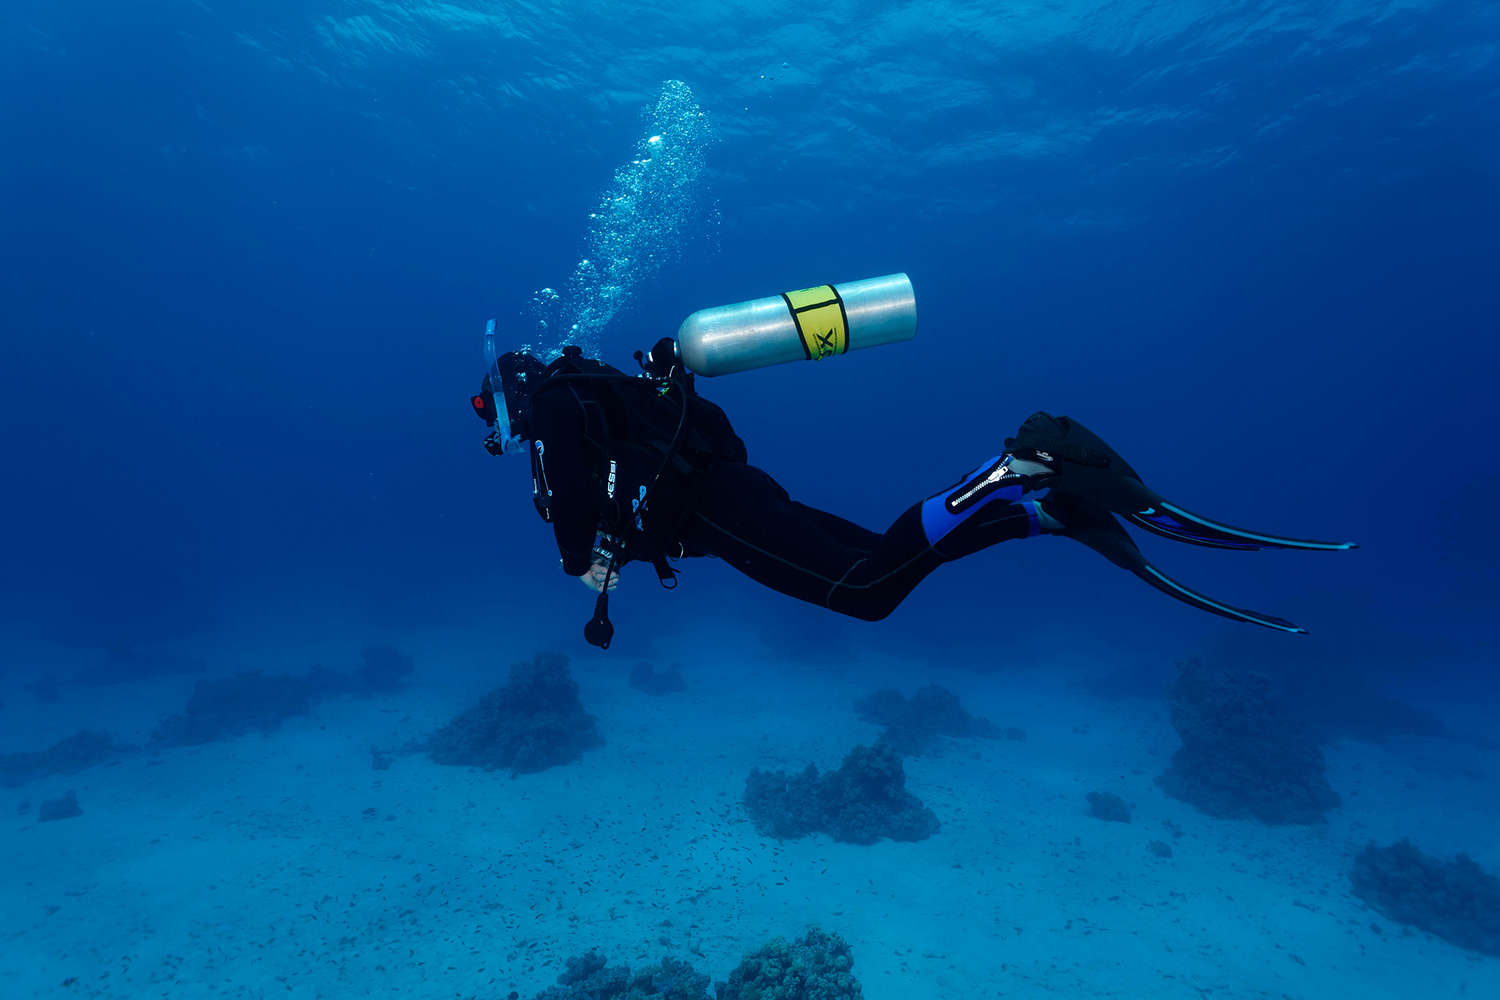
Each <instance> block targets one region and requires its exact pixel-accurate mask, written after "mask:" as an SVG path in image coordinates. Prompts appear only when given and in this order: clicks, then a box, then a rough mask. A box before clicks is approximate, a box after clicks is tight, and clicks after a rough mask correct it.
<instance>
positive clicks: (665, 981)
mask: <svg viewBox="0 0 1500 1000" xmlns="http://www.w3.org/2000/svg"><path fill="white" fill-rule="evenodd" d="M708 984H709V979H708V977H707V976H705V975H703V974H702V973H700V972H697V971H695V970H694V969H693V967H692V966H691V965H689V964H688V963H687V962H682V961H678V960H676V959H673V958H663V959H662V960H661V962H660V964H658V965H648V966H646V967H645V968H643V969H639V970H637V971H636V972H635V973H634V974H632V973H631V971H630V969H629V968H628V967H626V966H623V965H614V966H612V965H608V964H606V962H605V959H604V956H603V955H601V954H600V953H599V952H598V951H597V950H594V951H590V952H588V953H587V954H584V955H578V956H575V957H573V958H570V959H568V971H567V972H564V973H563V974H562V975H560V976H558V977H557V985H556V986H552V987H549V988H547V989H545V990H543V991H542V992H540V993H538V994H537V995H536V998H535V1000H705V998H706V997H707V996H708Z"/></svg>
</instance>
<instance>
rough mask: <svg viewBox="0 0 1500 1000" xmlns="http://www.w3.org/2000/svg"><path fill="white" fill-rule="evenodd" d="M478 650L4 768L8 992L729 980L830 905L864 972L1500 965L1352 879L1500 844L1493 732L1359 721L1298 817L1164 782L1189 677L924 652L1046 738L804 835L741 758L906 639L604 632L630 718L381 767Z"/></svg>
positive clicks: (1492, 852)
mask: <svg viewBox="0 0 1500 1000" xmlns="http://www.w3.org/2000/svg"><path fill="white" fill-rule="evenodd" d="M454 662H458V663H462V664H463V667H462V669H460V670H458V671H447V672H445V671H443V670H442V669H441V668H440V666H439V664H441V663H454ZM478 662H479V660H478V659H477V654H476V653H475V652H474V651H473V650H472V649H469V650H454V651H451V652H450V653H448V654H445V655H433V654H432V653H431V651H430V650H429V652H428V653H426V654H425V655H423V656H422V657H421V663H422V668H421V670H420V671H419V675H418V677H417V678H416V679H415V683H414V685H413V689H412V691H411V692H409V693H405V694H402V695H400V696H395V697H388V698H382V699H376V700H368V701H335V702H330V703H326V704H323V705H322V706H320V707H319V708H318V710H317V711H316V713H315V715H313V716H311V717H308V718H303V719H298V720H294V721H293V722H291V723H289V724H288V725H286V726H285V727H283V728H282V729H281V730H279V731H278V732H276V733H273V734H271V735H268V736H258V735H257V736H248V737H244V738H239V739H235V740H231V741H226V742H222V743H217V744H212V745H207V746H202V747H196V748H187V749H175V750H169V751H163V752H161V753H157V754H142V755H137V756H132V757H128V758H126V759H124V760H123V761H121V762H119V763H116V764H114V765H111V766H106V767H100V768H95V769H92V770H89V771H86V772H83V773H81V774H77V775H73V776H67V777H63V776H56V777H53V778H49V779H46V780H44V781H40V782H36V783H33V784H31V785H28V786H25V787H22V788H17V789H7V790H5V792H4V795H3V798H0V802H6V803H9V804H8V805H7V806H5V808H7V809H8V810H9V813H8V814H9V816H10V817H11V818H10V820H9V822H8V823H6V824H0V851H3V855H4V857H5V858H6V871H5V879H4V881H3V887H0V982H3V983H4V984H5V986H4V990H3V992H4V995H5V996H7V997H15V998H22V997H112V998H113V997H119V998H135V997H140V998H148V997H170V998H174V1000H191V998H198V997H226V998H257V1000H258V998H262V997H286V996H289V997H298V998H300V997H307V998H316V997H327V998H342V997H361V998H370V1000H375V998H398V997H399V998H402V1000H425V998H433V1000H437V998H470V997H472V998H478V1000H503V998H505V997H507V996H508V995H509V994H510V993H511V991H518V992H519V994H520V995H521V996H522V997H530V996H531V995H532V994H533V993H534V992H536V991H538V990H540V989H542V988H544V987H546V986H548V985H551V984H552V983H553V982H554V981H555V978H556V976H557V974H558V973H559V972H560V971H562V968H563V962H564V959H565V958H566V957H567V956H570V955H574V954H578V953H581V952H583V951H586V950H587V949H589V948H591V947H598V948H600V949H601V950H602V951H604V952H605V953H606V954H607V956H608V958H609V959H610V961H611V963H627V964H630V965H632V966H634V965H637V964H641V963H646V962H654V961H657V960H659V959H660V958H661V957H662V956H664V955H672V956H675V957H678V958H683V959H686V960H688V961H690V962H692V964H693V965H694V966H695V967H697V968H698V969H699V970H700V971H703V972H707V973H709V974H710V975H712V976H713V977H714V978H715V979H722V978H725V977H726V975H727V973H728V972H729V970H730V969H731V968H732V967H733V966H734V965H735V964H736V963H737V962H738V961H739V959H740V957H741V956H742V955H743V954H744V953H745V952H748V951H751V950H754V949H755V948H757V947H759V946H760V945H762V944H763V943H765V942H766V941H767V940H768V939H770V938H772V937H774V936H777V935H782V936H786V937H793V936H796V935H799V934H801V933H802V932H803V931H804V930H805V929H806V928H807V926H808V925H810V924H816V925H819V926H821V927H823V928H825V929H827V930H833V931H837V932H838V933H840V934H842V935H843V936H844V937H845V938H847V939H848V940H849V942H850V944H851V945H852V947H853V952H854V959H855V972H856V974H857V976H858V977H859V979H860V981H861V983H862V984H863V987H864V993H865V996H866V997H867V998H869V1000H959V998H964V1000H968V998H990V997H1042V996H1058V997H1161V998H1178V997H1181V998H1191V1000H1201V998H1205V997H1212V998H1242V997H1243V998H1251V997H1256V998H1258V997H1269V998H1283V997H1286V998H1296V1000H1303V998H1307V1000H1312V998H1334V997H1360V998H1386V997H1391V998H1408V997H1409V998H1417V997H1421V998H1440V997H1466V998H1486V997H1495V996H1500V959H1495V958H1488V957H1484V956H1480V955H1475V954H1472V953H1468V952H1465V951H1462V950H1460V949H1458V948H1455V947H1453V946H1450V945H1448V944H1446V943H1444V942H1442V941H1439V940H1436V939H1434V938H1431V937H1430V936H1428V935H1426V934H1423V933H1419V932H1410V931H1406V930H1404V929H1403V928H1401V927H1400V926H1398V925H1395V924H1392V923H1391V922H1390V921H1387V920H1386V919H1384V918H1383V917H1381V916H1380V915H1379V914H1376V913H1374V912H1372V911H1371V910H1370V909H1369V908H1368V907H1366V906H1365V905H1364V904H1363V903H1362V902H1360V901H1359V900H1358V899H1356V898H1354V897H1353V896H1352V895H1350V893H1349V891H1348V871H1349V868H1350V865H1351V862H1352V859H1353V857H1354V854H1355V853H1356V852H1357V851H1358V850H1359V848H1360V847H1362V846H1363V845H1364V843H1365V842H1366V841H1368V840H1375V841H1377V842H1379V843H1382V844H1385V843H1388V842H1390V841H1391V840H1394V839H1395V838H1397V837H1400V836H1406V835H1409V836H1411V837H1413V839H1414V840H1416V842H1417V843H1418V845H1419V846H1421V847H1423V848H1424V849H1426V850H1429V851H1431V852H1433V853H1438V854H1442V855H1445V856H1448V855H1451V854H1452V853H1454V852H1456V851H1460V850H1462V851H1467V852H1469V853H1471V854H1473V855H1474V856H1475V857H1476V859H1477V860H1479V861H1480V863H1481V864H1483V865H1485V866H1486V867H1487V868H1489V869H1491V870H1500V842H1497V838H1496V836H1495V834H1494V831H1495V830H1496V829H1500V801H1497V799H1500V797H1497V796H1496V794H1495V786H1496V776H1497V774H1500V761H1497V759H1496V757H1495V754H1494V751H1480V750H1478V749H1476V748H1475V746H1473V745H1469V744H1463V743H1456V742H1410V743H1403V744H1396V745H1388V746H1372V745H1368V744H1362V743H1343V744H1338V745H1336V746H1335V747H1333V748H1332V749H1331V751H1330V753H1329V770H1330V779H1331V781H1332V783H1333V785H1334V787H1335V788H1336V789H1337V790H1338V791H1339V792H1340V793H1341V794H1342V795H1343V797H1344V806H1343V808H1342V809H1340V810H1339V811H1338V812H1337V813H1336V814H1335V815H1334V816H1333V817H1332V819H1331V820H1330V822H1329V823H1327V824H1326V825H1322V826H1315V827H1283V828H1274V829H1273V828H1267V827H1263V826H1260V825H1257V824H1252V823H1241V822H1229V821H1221V820H1214V819H1210V818H1208V817H1205V816H1202V815H1200V814H1199V813H1197V812H1196V811H1195V810H1193V809H1192V808H1191V807H1189V806H1187V805H1185V804H1183V803H1181V802H1177V801H1174V800H1172V799H1169V798H1167V797H1165V796H1164V795H1163V794H1162V793H1161V792H1160V790H1159V789H1157V788H1156V786H1155V785H1154V783H1153V778H1154V777H1155V775H1156V774H1158V773H1159V772H1160V771H1161V770H1162V768H1163V767H1164V766H1165V763H1166V761H1167V758H1168V757H1169V756H1170V754H1171V752H1172V750H1173V749H1174V748H1175V746H1176V737H1175V734H1174V733H1173V732H1172V730H1171V728H1170V726H1169V724H1168V721H1167V713H1166V707H1165V705H1164V704H1163V703H1160V702H1150V701H1119V702H1102V701H1098V700H1095V699H1092V698H1090V697H1087V696H1085V695H1083V694H1081V693H1080V692H1078V691H1076V690H1072V689H1069V688H1068V687H1067V686H1065V685H1062V684H1059V683H1056V682H1054V681H1052V680H1051V679H1049V678H1048V677H1047V676H1046V675H1045V674H1044V673H1043V672H1041V671H1029V672H1026V671H1022V672H1012V673H1007V674H998V675H977V674H972V673H961V672H955V673H944V672H942V671H940V670H932V669H925V668H924V669H923V670H922V671H920V675H921V676H923V678H924V680H925V681H928V682H937V683H942V684H945V685H947V686H949V687H950V688H952V689H953V690H955V691H956V692H958V693H959V694H960V695H961V697H962V698H963V701H964V703H965V706H966V707H968V708H969V709H970V710H971V711H973V712H975V713H976V714H979V715H983V716H986V717H988V718H990V719H992V720H993V721H995V722H996V723H998V724H1000V725H1001V726H1018V727H1021V728H1023V729H1024V730H1025V731H1026V733H1027V737H1028V738H1027V739H1026V740H1024V741H1015V740H997V741H990V740H962V741H955V742H953V743H952V744H950V745H949V747H948V748H947V750H946V751H945V752H944V753H943V754H942V755H940V756H935V757H926V758H919V759H913V760H908V761H907V764H906V771H907V782H908V787H909V788H910V789H911V791H913V792H914V793H915V794H916V795H917V796H918V797H919V798H921V799H922V800H923V801H924V802H925V803H926V804H927V805H928V806H930V807H931V808H932V809H933V810H934V811H935V812H936V813H937V815H938V817H939V819H940V820H941V822H942V829H941V831H940V832H939V833H938V834H937V835H936V836H934V837H932V838H931V839H929V840H926V841H923V842H921V843H914V844H897V843H890V842H882V843H879V844H876V845H873V846H857V845H850V844H838V843H834V842H832V841H831V840H830V839H828V838H827V837H825V836H814V837H809V838H806V839H804V840H799V841H789V842H784V843H781V842H776V841H773V840H768V839H766V838H764V837H761V836H759V835H758V834H757V833H756V832H755V830H754V828H753V827H752V826H751V824H750V822H749V820H748V818H747V816H746V814H745V811H744V808H743V806H742V805H741V803H740V796H741V793H742V791H743V787H744V780H745V776H746V774H747V773H748V772H749V771H750V769H751V768H754V767H762V768H775V769H785V770H793V769H800V768H801V767H803V766H805V764H807V763H808V762H815V763H817V764H818V765H819V766H820V767H834V766H836V765H837V764H838V763H839V760H840V759H841V758H842V756H843V754H844V753H845V752H847V750H848V749H849V748H850V747H851V746H853V745H854V744H855V743H860V742H869V741H871V740H872V739H873V738H874V737H875V735H876V729H875V728H874V727H873V726H870V725H868V724H866V723H863V722H861V721H859V720H858V719H857V718H856V717H855V715H854V713H853V712H852V710H851V708H850V706H851V703H852V702H853V700H854V699H855V698H857V697H859V696H861V695H864V694H867V693H868V692H870V691H871V690H873V689H875V688H877V687H880V686H887V685H891V684H893V683H894V684H895V685H897V686H902V687H904V688H905V689H906V690H907V692H908V693H910V691H911V690H912V689H913V688H914V687H915V686H916V685H915V684H914V683H913V681H912V677H913V676H914V668H913V666H912V665H911V664H903V663H901V662H897V661H894V660H893V661H890V662H865V663H858V664H849V665H847V666H846V667H845V669H843V670H842V671H841V672H838V673H830V672H827V671H826V670H813V671H797V670H795V669H793V668H792V667H790V666H788V665H784V664H778V663H775V662H772V661H770V660H768V659H765V658H757V657H755V656H750V655H746V656H741V657H734V656H730V655H727V654H726V655H723V656H722V657H721V658H720V662H709V661H705V660H703V659H701V658H699V659H698V660H696V661H694V662H692V663H691V664H689V665H686V666H685V667H684V672H685V673H686V674H687V676H688V678H689V684H690V689H689V690H688V691H687V692H685V693H682V694H676V695H669V696H664V697H657V698H653V697H649V696H646V695H644V694H641V693H639V692H636V691H634V690H632V689H630V688H629V686H628V685H627V683H626V674H627V673H628V669H629V667H630V665H631V662H632V661H630V660H626V659H614V660H611V659H609V658H607V657H589V658H587V659H586V660H585V662H582V663H579V664H575V675H576V676H577V678H578V681H579V684H580V686H581V688H582V692H583V700H584V703H585V705H586V706H587V707H588V709H589V710H590V711H591V712H593V713H595V714H596V715H597V716H598V717H599V720H600V725H601V728H602V730H603V732H604V734H605V738H606V741H607V742H606V745H605V746H604V747H602V748H600V749H598V750H594V751H591V752H589V753H587V754H585V755H584V757H583V759H582V760H581V761H580V762H578V763H576V764H573V765H570V766H567V767H563V768H557V769H553V770H549V771H546V772H543V773H541V774H536V775H528V776H524V777H520V778H514V779H513V778H511V777H510V776H509V775H508V774H505V773H496V772H482V771H475V770H469V769H464V768H452V767H439V766H436V765H434V764H432V763H431V762H430V761H428V760H427V759H426V758H425V757H423V756H421V755H416V754H406V755H401V754H398V755H397V756H396V757H395V759H394V761H393V763H392V765H391V767H390V768H389V769H387V770H375V769H373V768H372V766H371V754H370V750H371V748H372V747H383V748H394V747H398V746H400V745H402V744H403V743H405V742H406V741H408V740H411V739H414V738H420V737H422V736H424V735H425V734H427V733H429V732H431V731H432V729H434V728H435V727H436V726H437V725H439V724H441V723H442V722H444V721H446V720H447V719H448V718H450V717H451V716H452V715H453V714H454V713H456V712H457V711H459V710H461V709H462V708H464V707H467V706H468V705H469V704H471V703H472V702H473V700H474V699H475V698H477V697H478V695H479V694H481V693H482V692H483V691H485V690H487V689H488V688H490V687H493V686H494V685H496V684H498V683H500V682H501V681H502V680H503V679H504V670H503V668H502V669H499V670H494V671H492V672H490V673H489V674H488V675H487V676H486V675H485V674H484V673H481V672H480V671H479V670H478V669H477V667H474V666H471V665H470V664H476V663H478ZM267 669H274V668H271V667H268V668H267ZM190 685H191V680H190V679H178V680H174V681H170V682H162V683H157V684H156V685H155V688H153V690H154V691H156V692H157V693H159V694H161V697H162V700H161V702H160V704H154V703H153V704H152V705H151V708H150V710H148V709H147V708H145V707H142V706H141V704H138V703H135V702H128V703H127V702H125V700H124V698H125V697H126V696H127V694H128V692H127V691H126V690H125V689H123V688H120V687H115V688H97V689H70V690H69V694H70V696H71V695H73V694H75V693H76V694H77V699H93V701H92V703H87V704H82V705H81V706H80V705H79V704H77V699H75V704H74V708H73V710H72V711H73V715H74V716H75V717H72V718H64V717H63V716H59V717H58V718H56V719H55V720H53V721H54V723H55V724H54V725H51V729H55V730H56V731H50V730H49V726H48V725H41V724H39V723H38V722H37V718H38V714H39V713H38V706H36V705H34V704H28V703H27V700H26V698H25V696H16V697H13V698H9V699H7V704H6V706H5V708H4V709H3V716H4V717H5V719H6V722H7V728H6V731H7V732H9V733H10V734H11V737H10V741H11V743H12V745H6V746H0V750H18V749H35V748H37V747H38V746H42V745H45V744H46V743H47V742H50V741H51V740H54V739H57V738H60V737H62V736H65V735H67V734H68V733H69V732H71V731H73V730H74V729H76V728H78V725H79V718H78V717H80V716H83V715H87V716H89V718H91V719H92V720H93V727H94V728H103V729H105V730H107V731H110V732H112V733H113V734H114V735H116V737H117V738H122V739H127V740H136V741H139V740H141V739H143V738H144V736H145V734H146V733H147V732H149V723H148V721H147V720H148V719H150V718H151V717H153V713H154V714H155V715H159V714H161V713H162V712H164V711H170V710H174V709H175V708H176V707H178V706H180V705H181V703H182V698H183V697H184V696H185V693H186V691H187V690H188V688H189V687H190ZM169 696H170V697H169ZM174 698H175V700H173V699H174ZM132 706H133V707H132ZM64 714H66V713H64ZM100 719H112V720H114V724H110V723H103V724H101V723H100V722H99V720H100ZM67 789H73V790H76V792H77V794H78V799H79V802H80V803H81V805H82V807H83V815H82V816H80V817H77V818H74V819H70V820H66V821H61V822H54V823H46V824H39V823H37V822H36V820H35V804H36V803H37V802H38V801H40V800H41V799H43V798H47V797H50V796H53V795H56V794H59V793H60V792H62V791H64V790H67ZM1096 789H1097V790H1105V791H1113V792H1116V793H1118V794H1120V795H1122V796H1123V797H1124V798H1125V799H1126V800H1127V801H1129V802H1131V803H1132V804H1133V805H1134V810H1135V811H1134V820H1133V822H1132V823H1130V824H1128V825H1127V824H1120V823H1106V822H1102V821H1099V820H1096V819H1094V818H1092V817H1090V816H1089V815H1088V812H1087V807H1086V802H1085V796H1086V794H1087V793H1088V792H1089V791H1093V790H1096ZM23 802H25V803H28V804H29V805H30V808H29V809H28V810H27V811H26V812H24V813H23V812H22V811H21V808H20V807H21V804H22V803H23ZM1153 840H1160V841H1163V842H1165V843H1167V844H1169V845H1170V846H1171V847H1172V851H1173V853H1172V856H1171V857H1170V858H1160V857H1157V856H1155V855H1154V854H1152V853H1151V852H1150V851H1149V850H1148V844H1149V843H1150V842H1151V841H1153Z"/></svg>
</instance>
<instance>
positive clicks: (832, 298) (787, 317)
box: [677, 274, 917, 375]
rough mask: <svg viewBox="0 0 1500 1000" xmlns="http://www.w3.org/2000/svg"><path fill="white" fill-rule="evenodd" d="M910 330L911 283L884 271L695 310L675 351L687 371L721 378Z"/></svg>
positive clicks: (904, 336) (891, 338) (817, 357)
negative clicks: (868, 275) (732, 303)
mask: <svg viewBox="0 0 1500 1000" xmlns="http://www.w3.org/2000/svg"><path fill="white" fill-rule="evenodd" d="M916 335H917V299H916V295H915V293H914V292H913V291H912V287H911V280H910V279H909V278H907V276H906V275H905V274H887V275H885V276H884V277H880V278H866V279H864V280H863V281H846V282H842V283H840V284H837V285H817V286H815V287H812V288H803V289H799V290H798V291H795V292H786V293H784V294H782V295H773V296H769V297H767V298H764V299H751V300H750V301H749V302H736V303H735V304H734V305H729V306H717V307H715V308H713V309H700V310H698V311H697V312H695V313H693V314H692V315H691V316H689V317H688V318H687V319H685V320H683V321H682V326H681V327H680V328H679V329H678V331H677V350H678V353H679V354H680V355H681V357H682V361H683V364H685V365H686V366H687V369H688V370H689V371H691V372H695V373H696V374H699V375H728V374H729V373H731V372H743V371H749V370H750V369H752V368H765V367H766V366H768V365H779V364H781V363H783V362H786V361H821V360H823V359H824V358H828V357H832V356H833V355H836V354H844V353H846V352H848V351H857V350H861V349H863V348H866V347H876V346H878V345H880V344H891V343H895V342H897V341H901V340H910V339H912V338H913V337H915V336H916Z"/></svg>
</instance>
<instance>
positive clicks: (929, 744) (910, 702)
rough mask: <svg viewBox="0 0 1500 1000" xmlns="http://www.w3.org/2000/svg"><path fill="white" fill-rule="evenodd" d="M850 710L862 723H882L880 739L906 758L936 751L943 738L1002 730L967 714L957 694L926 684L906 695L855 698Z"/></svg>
mask: <svg viewBox="0 0 1500 1000" xmlns="http://www.w3.org/2000/svg"><path fill="white" fill-rule="evenodd" d="M854 711H855V712H856V713H858V715H859V717H860V718H861V719H864V720H865V721H866V722H873V723H875V724H876V725H879V726H884V727H885V732H884V733H882V734H881V737H880V741H881V742H882V743H885V744H886V745H888V746H890V747H891V749H893V750H895V751H896V752H897V753H899V754H901V755H902V756H906V757H916V756H921V755H922V754H929V753H933V752H935V751H937V750H938V749H939V748H940V746H941V743H942V739H943V738H944V737H983V738H985V739H996V738H997V737H999V736H1001V735H1002V730H1001V729H1000V728H999V727H998V726H996V725H995V724H994V723H993V722H990V721H989V720H987V719H981V718H978V717H976V716H973V715H970V714H969V713H968V712H967V711H965V710H964V708H963V706H962V705H960V704H959V702H958V695H956V694H954V693H953V692H952V691H949V690H948V689H947V688H945V687H941V686H940V685H937V684H929V685H928V686H927V687H924V688H922V689H921V690H919V691H918V692H917V693H916V694H914V695H912V696H911V697H910V698H907V697H906V696H905V695H903V694H901V693H900V692H899V691H891V690H881V691H876V692H875V693H874V694H871V695H868V696H866V697H864V698H861V699H859V700H858V701H856V702H855V703H854Z"/></svg>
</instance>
